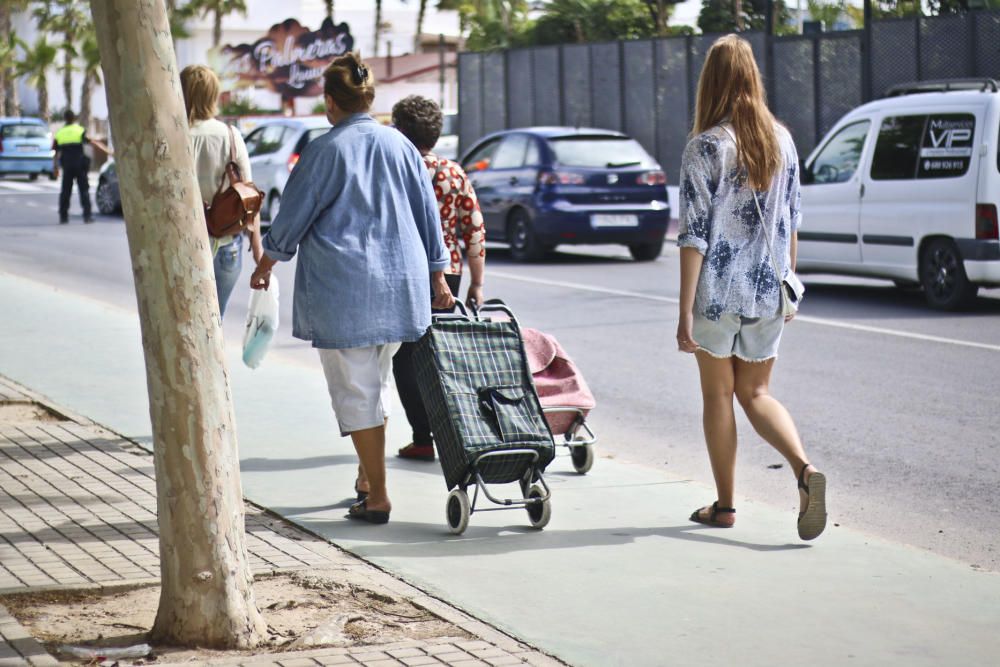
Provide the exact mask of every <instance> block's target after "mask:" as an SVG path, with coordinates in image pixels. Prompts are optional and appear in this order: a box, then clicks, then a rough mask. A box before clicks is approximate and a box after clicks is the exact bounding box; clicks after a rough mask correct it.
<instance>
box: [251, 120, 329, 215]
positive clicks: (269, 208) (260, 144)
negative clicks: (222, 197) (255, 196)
mask: <svg viewBox="0 0 1000 667" xmlns="http://www.w3.org/2000/svg"><path fill="white" fill-rule="evenodd" d="M329 131H330V123H329V121H327V119H326V117H325V116H309V117H303V118H273V119H268V120H264V121H261V122H260V123H259V124H258V125H256V126H255V127H254V129H253V130H252V131H251V132H250V134H248V135H247V136H246V144H247V153H249V155H250V168H251V169H252V170H253V182H254V184H255V185H256V186H257V187H258V188H260V189H261V190H262V191H263V192H264V206H263V209H262V211H261V218H263V219H264V220H265V221H271V220H273V219H274V218H275V216H277V215H278V210H279V209H280V208H281V194H282V193H283V192H284V191H285V183H287V182H288V175H289V174H290V173H292V169H293V168H294V167H295V165H296V164H297V163H298V161H299V156H300V155H301V154H302V151H303V150H305V148H306V146H307V145H308V144H309V142H310V141H312V140H313V139H315V138H317V137H321V136H323V135H324V134H326V133H327V132H329Z"/></svg>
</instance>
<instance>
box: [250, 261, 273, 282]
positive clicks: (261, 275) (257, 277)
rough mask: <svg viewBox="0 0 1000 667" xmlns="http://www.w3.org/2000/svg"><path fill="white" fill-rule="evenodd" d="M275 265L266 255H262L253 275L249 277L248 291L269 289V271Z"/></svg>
mask: <svg viewBox="0 0 1000 667" xmlns="http://www.w3.org/2000/svg"><path fill="white" fill-rule="evenodd" d="M276 263H277V262H275V261H274V260H273V259H271V258H270V257H268V256H267V255H262V256H261V258H260V259H259V260H258V261H257V268H256V269H254V270H253V275H252V276H250V289H267V288H268V287H270V286H271V269H272V268H274V265H275V264H276Z"/></svg>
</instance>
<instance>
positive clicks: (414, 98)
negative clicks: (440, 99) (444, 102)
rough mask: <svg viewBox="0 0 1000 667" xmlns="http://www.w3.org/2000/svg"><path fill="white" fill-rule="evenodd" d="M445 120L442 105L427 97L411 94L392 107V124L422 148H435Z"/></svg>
mask: <svg viewBox="0 0 1000 667" xmlns="http://www.w3.org/2000/svg"><path fill="white" fill-rule="evenodd" d="M443 122H444V116H443V115H442V114H441V107H439V106H438V104H437V102H435V101H434V100H429V99H427V98H426V97H421V96H419V95H410V96H409V97H404V98H403V99H401V100H400V101H398V102H396V104H395V105H394V106H393V107H392V124H393V125H395V126H396V129H397V130H399V131H400V132H402V133H403V135H404V136H405V137H406V138H407V139H409V140H410V141H412V142H413V145H414V146H416V147H417V148H419V149H421V150H428V151H429V150H430V149H432V148H434V144H436V143H437V142H438V138H439V137H440V136H441V125H442V123H443Z"/></svg>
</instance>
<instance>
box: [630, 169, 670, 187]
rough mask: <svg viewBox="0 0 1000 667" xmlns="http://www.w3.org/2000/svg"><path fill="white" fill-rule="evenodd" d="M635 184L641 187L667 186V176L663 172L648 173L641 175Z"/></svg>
mask: <svg viewBox="0 0 1000 667" xmlns="http://www.w3.org/2000/svg"><path fill="white" fill-rule="evenodd" d="M635 182H636V183H637V184H639V185H666V184H667V175H666V174H664V173H663V172H662V171H647V172H646V173H644V174H639V175H638V176H637V177H636V179H635Z"/></svg>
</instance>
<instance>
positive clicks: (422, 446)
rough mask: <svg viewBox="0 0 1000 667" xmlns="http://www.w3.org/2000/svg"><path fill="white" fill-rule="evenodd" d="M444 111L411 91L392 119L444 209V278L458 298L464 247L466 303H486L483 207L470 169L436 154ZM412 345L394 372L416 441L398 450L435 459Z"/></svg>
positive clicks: (403, 351)
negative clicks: (420, 162)
mask: <svg viewBox="0 0 1000 667" xmlns="http://www.w3.org/2000/svg"><path fill="white" fill-rule="evenodd" d="M442 120H443V118H442V115H441V109H440V108H439V107H438V105H437V103H436V102H434V101H433V100H429V99H427V98H425V97H420V96H418V95H411V96H409V97H407V98H405V99H402V100H400V101H399V102H397V103H396V105H395V106H393V108H392V123H393V125H395V126H396V128H397V129H398V130H399V131H400V132H402V133H403V135H404V136H406V138H407V139H409V140H410V141H411V142H413V145H414V146H416V147H417V150H419V151H420V154H421V155H423V156H424V165H425V166H426V167H427V171H428V172H429V173H430V177H431V182H432V183H433V184H434V195H435V196H436V197H437V201H438V206H439V207H440V210H441V231H442V232H443V233H444V245H445V247H446V248H447V249H448V251H449V252H450V254H451V266H450V267H449V268H448V269H446V270H445V280H447V281H448V286H449V287H450V288H451V291H452V294H454V295H455V296H456V297H457V296H458V288H459V285H460V283H461V281H462V251H461V250H462V249H461V247H460V245H459V238H461V240H462V244H463V245H464V246H465V257H466V259H467V260H468V262H469V276H470V279H471V283H470V284H469V291H468V294H467V296H466V302H467V303H469V304H471V303H473V302H475V303H482V302H483V272H484V270H485V265H486V245H485V242H486V227H485V226H484V225H483V214H482V213H481V212H480V211H479V200H478V199H476V193H475V191H474V190H473V189H472V184H471V183H470V182H469V179H468V177H467V176H466V175H465V171H463V170H462V167H460V166H459V165H458V164H457V163H455V162H452V161H451V160H449V159H447V158H443V157H440V156H437V155H434V153H432V152H431V150H432V149H433V148H434V144H436V143H437V141H438V138H439V137H440V136H441V123H442ZM413 347H414V345H413V344H412V343H404V344H403V346H402V347H400V348H399V352H397V353H396V356H395V357H393V360H392V369H393V374H394V376H395V378H396V388H397V389H398V390H399V398H400V400H401V401H402V403H403V408H404V410H405V411H406V418H407V419H408V420H409V422H410V427H411V428H412V429H413V441H412V442H411V443H410V444H408V445H407V446H406V447H403V448H402V449H400V450H399V456H400V457H402V458H406V459H417V460H421V461H433V460H434V441H433V439H432V436H431V428H430V423H429V422H428V420H427V412H426V410H425V409H424V404H423V402H422V399H421V398H420V390H419V388H418V387H417V379H416V371H415V369H414V367H413V359H412V355H413Z"/></svg>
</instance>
